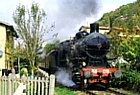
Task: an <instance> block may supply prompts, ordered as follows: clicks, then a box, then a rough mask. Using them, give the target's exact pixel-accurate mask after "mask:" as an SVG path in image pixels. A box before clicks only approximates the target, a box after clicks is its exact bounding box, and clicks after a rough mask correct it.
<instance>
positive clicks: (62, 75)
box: [55, 68, 75, 87]
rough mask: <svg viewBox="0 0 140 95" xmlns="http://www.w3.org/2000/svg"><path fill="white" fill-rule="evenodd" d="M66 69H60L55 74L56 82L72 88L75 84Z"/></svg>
mask: <svg viewBox="0 0 140 95" xmlns="http://www.w3.org/2000/svg"><path fill="white" fill-rule="evenodd" d="M68 72H70V71H67V70H66V69H64V68H59V70H58V71H57V72H56V73H55V76H56V81H57V82H58V83H60V84H62V85H64V86H67V87H72V86H74V85H75V83H74V82H73V81H72V80H71V76H70V74H69V73H68Z"/></svg>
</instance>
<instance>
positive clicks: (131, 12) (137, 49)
mask: <svg viewBox="0 0 140 95" xmlns="http://www.w3.org/2000/svg"><path fill="white" fill-rule="evenodd" d="M98 23H99V24H100V25H101V26H107V27H110V29H111V30H112V31H111V32H110V33H109V34H108V36H109V37H110V42H111V49H110V51H111V54H112V55H117V56H120V57H123V58H124V59H125V60H126V61H127V62H128V64H119V65H120V69H121V70H122V72H123V77H122V78H120V79H118V80H117V81H116V80H115V81H114V84H115V85H116V86H117V87H122V88H124V89H127V90H133V91H136V92H140V90H139V88H140V0H137V1H136V2H134V3H130V4H127V5H123V6H121V7H119V8H118V9H116V10H115V11H111V12H109V13H105V14H104V15H103V17H102V18H101V19H100V20H99V21H98ZM115 28H117V30H115ZM120 34H122V35H123V36H120ZM112 55H111V56H112Z"/></svg>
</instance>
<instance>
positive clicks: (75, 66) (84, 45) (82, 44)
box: [48, 23, 121, 88]
mask: <svg viewBox="0 0 140 95" xmlns="http://www.w3.org/2000/svg"><path fill="white" fill-rule="evenodd" d="M109 48H110V43H109V39H108V38H107V37H106V36H105V35H104V34H101V33H99V24H98V23H92V24H90V33H88V32H86V31H80V32H78V33H76V35H75V37H74V38H73V39H70V40H66V41H63V42H61V43H60V44H59V45H58V46H57V47H56V49H55V50H53V51H52V52H51V53H50V54H49V57H50V56H51V59H50V60H49V59H48V60H49V64H50V66H49V68H50V71H51V70H52V71H55V70H56V67H64V68H70V69H71V71H70V74H71V78H72V80H73V81H74V82H75V84H76V85H77V86H79V87H82V88H85V87H87V86H88V85H92V84H103V85H104V86H106V87H108V86H109V85H110V83H111V80H112V79H113V78H118V77H121V72H120V71H119V70H117V68H112V67H110V65H109V63H108V58H107V57H106V55H107V53H108V52H109ZM52 58H53V59H52ZM52 60H53V62H52Z"/></svg>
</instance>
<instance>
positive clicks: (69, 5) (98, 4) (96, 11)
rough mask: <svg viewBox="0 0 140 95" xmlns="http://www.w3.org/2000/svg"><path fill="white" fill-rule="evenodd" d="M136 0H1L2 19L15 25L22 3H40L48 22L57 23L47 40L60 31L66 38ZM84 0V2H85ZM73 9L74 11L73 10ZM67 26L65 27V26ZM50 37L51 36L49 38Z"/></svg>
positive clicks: (60, 37)
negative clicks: (18, 8) (14, 16)
mask: <svg viewBox="0 0 140 95" xmlns="http://www.w3.org/2000/svg"><path fill="white" fill-rule="evenodd" d="M135 1H136V0H11V1H9V0H0V2H1V3H0V6H1V8H0V14H1V15H0V21H3V22H6V23H9V24H12V25H14V22H13V19H12V16H13V12H14V11H15V10H16V7H17V6H18V5H19V4H21V5H25V6H28V7H30V6H31V4H32V3H33V2H35V3H38V4H39V5H40V8H42V9H44V10H45V11H46V13H47V15H48V24H50V25H51V24H54V23H55V26H56V27H55V29H54V30H53V31H54V32H53V33H52V32H51V33H49V34H46V36H45V38H44V39H45V40H46V41H47V40H49V39H51V36H52V35H53V34H57V33H58V39H60V40H64V39H66V38H68V37H70V36H71V35H74V34H75V33H76V32H77V30H78V29H77V28H80V26H81V25H88V24H89V23H91V22H94V21H96V20H98V19H99V18H100V17H101V16H102V15H103V14H104V13H106V12H110V11H114V10H115V9H116V8H119V7H120V6H122V5H125V4H128V3H132V2H135ZM83 2H84V3H83ZM71 10H72V11H71ZM64 27H65V28H64ZM49 37H50V38H49Z"/></svg>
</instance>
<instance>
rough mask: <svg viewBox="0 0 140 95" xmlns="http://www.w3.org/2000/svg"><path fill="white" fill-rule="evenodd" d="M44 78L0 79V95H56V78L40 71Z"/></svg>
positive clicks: (5, 77)
mask: <svg viewBox="0 0 140 95" xmlns="http://www.w3.org/2000/svg"><path fill="white" fill-rule="evenodd" d="M39 71H40V74H42V77H35V78H33V79H31V78H27V77H24V78H16V77H13V76H8V77H7V76H3V77H0V95H54V88H55V76H54V75H50V76H49V75H48V74H47V73H46V72H44V71H42V70H40V69H39Z"/></svg>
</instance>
